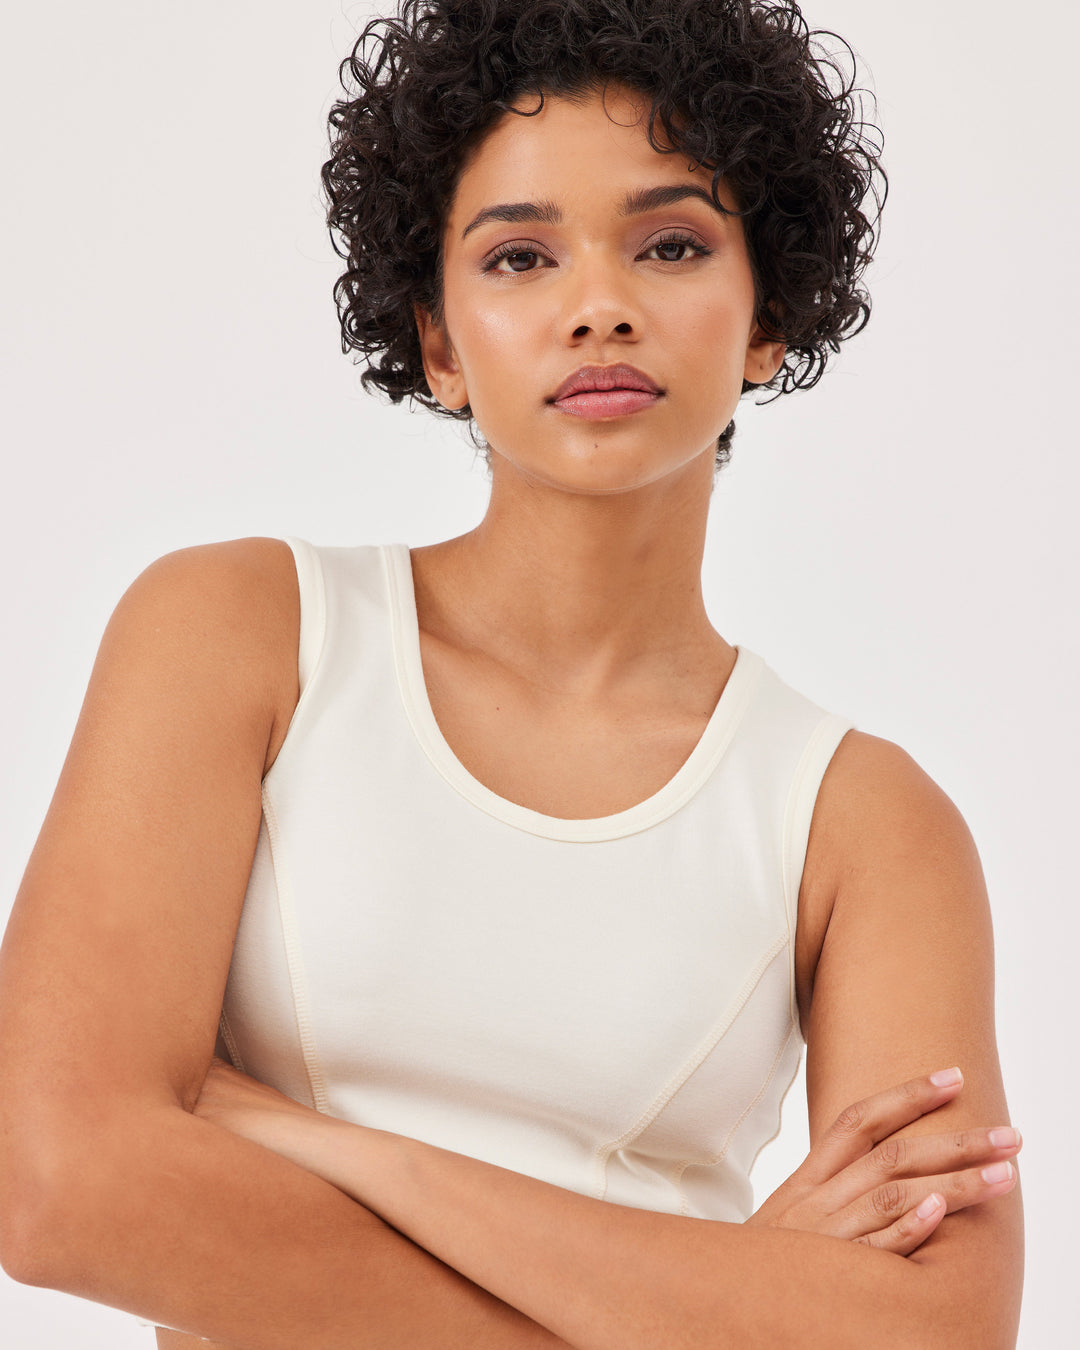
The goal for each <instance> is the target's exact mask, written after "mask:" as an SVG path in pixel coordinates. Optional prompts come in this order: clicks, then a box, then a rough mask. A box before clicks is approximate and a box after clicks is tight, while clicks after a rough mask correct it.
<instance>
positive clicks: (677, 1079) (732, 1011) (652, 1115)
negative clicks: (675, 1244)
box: [593, 933, 787, 1200]
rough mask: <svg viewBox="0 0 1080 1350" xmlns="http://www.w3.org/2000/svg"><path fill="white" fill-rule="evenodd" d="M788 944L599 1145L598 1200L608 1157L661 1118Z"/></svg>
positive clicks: (780, 943)
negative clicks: (642, 1105)
mask: <svg viewBox="0 0 1080 1350" xmlns="http://www.w3.org/2000/svg"><path fill="white" fill-rule="evenodd" d="M786 942H787V934H786V933H785V934H783V935H782V936H781V937H779V938H777V940H776V941H775V942H774V943H773V945H772V946H771V947H770V948H769V950H768V951H767V952H766V953H765V954H764V955H763V956H762V957H761V958H760V960H759V961H758V963H757V965H756V966H755V967H754V969H753V970H752V971H751V972H750V975H749V976H748V977H747V979H746V981H745V982H744V984H743V987H742V989H740V991H739V993H738V994H737V995H736V996H735V998H734V999H733V1000H732V1002H731V1003H730V1004H729V1005H728V1007H727V1008H726V1009H725V1010H724V1015H723V1017H722V1018H721V1019H720V1022H719V1023H718V1024H717V1025H716V1026H715V1027H714V1028H713V1029H712V1030H711V1031H710V1032H709V1034H708V1036H706V1038H705V1039H704V1040H703V1041H702V1042H701V1043H700V1044H699V1045H698V1046H697V1048H696V1049H695V1050H694V1051H693V1053H692V1054H691V1055H690V1057H689V1058H688V1059H687V1060H685V1061H684V1063H683V1065H682V1067H681V1068H680V1069H679V1070H678V1071H677V1072H676V1073H675V1074H674V1075H673V1076H672V1078H671V1079H669V1081H668V1083H667V1085H666V1086H665V1087H664V1088H663V1089H662V1090H661V1091H660V1093H659V1095H658V1096H657V1097H656V1098H655V1100H654V1101H653V1102H652V1103H651V1105H649V1106H648V1107H647V1108H646V1110H645V1112H644V1114H643V1115H641V1116H640V1117H639V1118H638V1120H637V1121H636V1122H635V1123H634V1124H633V1125H632V1126H631V1127H630V1128H629V1129H628V1130H626V1131H625V1132H624V1133H623V1134H621V1135H620V1136H619V1137H618V1139H614V1140H612V1141H611V1142H610V1143H608V1144H600V1145H599V1146H598V1147H597V1148H596V1150H595V1152H594V1153H593V1176H594V1182H593V1194H594V1196H595V1197H596V1199H598V1200H603V1198H604V1196H605V1195H606V1194H607V1167H608V1162H609V1161H610V1159H611V1155H612V1154H613V1153H615V1152H617V1151H618V1150H619V1149H621V1148H625V1147H626V1146H627V1144H629V1143H632V1142H633V1140H635V1139H636V1138H637V1137H638V1136H639V1135H641V1134H642V1133H643V1132H644V1131H645V1130H647V1129H648V1127H649V1126H650V1125H651V1124H652V1123H653V1121H654V1120H655V1119H656V1118H657V1116H659V1115H660V1113H661V1111H663V1110H664V1108H665V1107H666V1106H667V1105H668V1103H669V1102H670V1101H671V1100H672V1098H673V1097H674V1096H675V1095H676V1093H677V1092H678V1091H679V1089H680V1088H681V1087H683V1085H684V1084H685V1083H686V1081H687V1080H688V1079H689V1078H690V1076H691V1074H693V1073H694V1072H695V1071H696V1070H697V1069H699V1068H700V1067H701V1065H702V1064H704V1062H705V1061H706V1060H707V1059H708V1057H709V1056H710V1055H711V1054H712V1052H713V1051H714V1050H715V1049H716V1047H717V1045H719V1043H720V1042H721V1041H722V1040H723V1038H724V1036H725V1035H726V1034H727V1032H728V1030H729V1029H730V1027H731V1025H732V1023H733V1022H734V1021H735V1019H736V1017H738V1015H739V1013H740V1012H742V1010H743V1008H744V1007H745V1006H746V1004H747V1002H748V1001H749V1000H750V997H751V995H752V994H753V992H754V990H755V989H756V988H757V986H758V984H759V983H760V981H761V977H762V976H763V975H764V974H765V971H766V970H768V968H769V966H770V965H772V963H773V961H774V960H775V959H776V956H777V954H778V953H779V952H780V951H782V950H783V948H784V945H785V943H786Z"/></svg>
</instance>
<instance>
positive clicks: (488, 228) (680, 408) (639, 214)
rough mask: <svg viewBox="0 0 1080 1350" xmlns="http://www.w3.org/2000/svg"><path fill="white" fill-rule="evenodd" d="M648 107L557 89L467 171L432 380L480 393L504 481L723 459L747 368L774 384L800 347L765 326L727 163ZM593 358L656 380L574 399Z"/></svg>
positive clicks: (501, 133)
mask: <svg viewBox="0 0 1080 1350" xmlns="http://www.w3.org/2000/svg"><path fill="white" fill-rule="evenodd" d="M518 106H521V107H526V108H532V107H535V100H532V101H525V102H523V103H522V104H520V105H518ZM644 109H645V104H644V102H643V100H642V99H641V98H640V97H639V96H637V95H635V94H634V93H632V92H631V91H628V90H625V89H623V88H621V87H618V86H609V87H608V89H607V92H606V96H604V97H602V95H601V94H600V93H599V92H597V93H595V94H594V95H592V96H591V97H590V98H589V99H588V101H587V102H586V103H585V104H584V105H577V104H573V103H570V102H567V101H566V100H563V99H558V98H551V97H546V98H545V102H544V107H543V110H542V111H541V112H540V113H539V114H537V115H536V116H534V117H520V116H515V115H514V114H507V115H506V116H504V117H503V118H502V120H501V121H500V122H499V123H498V124H497V125H496V127H495V128H494V129H493V130H492V131H491V132H490V133H489V134H488V136H487V137H486V138H485V139H484V140H483V142H482V143H481V144H480V146H479V147H478V149H477V150H476V151H475V152H474V154H473V155H472V157H471V158H470V159H469V160H468V161H467V164H466V167H465V169H464V171H463V173H462V174H461V177H460V181H459V185H458V188H457V192H456V195H455V197H454V200H453V203H452V206H451V209H450V212H449V216H448V219H447V222H446V227H445V234H444V241H443V248H444V326H443V328H442V329H440V328H437V327H435V326H433V325H432V324H431V323H430V322H429V321H428V319H427V316H426V315H425V314H424V313H423V311H418V313H417V321H418V324H419V328H420V335H421V344H422V347H423V350H424V365H425V371H426V372H427V376H428V382H429V384H430V385H431V388H432V391H433V393H434V394H435V396H436V397H437V398H438V399H439V401H440V402H441V403H443V405H444V406H446V407H451V408H459V407H462V406H463V405H464V404H465V403H466V402H467V403H469V404H470V406H471V409H472V413H473V416H474V417H475V419H476V422H477V424H478V426H479V427H480V430H481V431H482V432H483V434H484V436H485V437H486V439H487V441H488V443H489V444H490V446H491V449H492V452H493V455H492V473H493V476H495V475H498V474H500V473H505V472H508V471H509V468H510V466H514V468H516V470H517V471H519V472H520V473H522V474H525V475H527V476H529V477H532V478H535V479H539V480H542V481H543V482H545V483H548V484H550V485H551V486H557V487H561V488H563V489H565V490H567V491H575V492H584V493H612V492H620V491H626V490H629V489H633V488H636V487H641V486H644V485H645V484H648V483H652V482H656V481H657V480H658V479H661V478H664V477H665V476H667V475H671V474H677V473H679V472H680V471H681V470H685V469H686V468H687V466H688V465H690V464H691V462H696V461H697V460H698V458H699V457H700V456H703V455H704V456H708V460H709V463H710V464H711V463H712V459H713V455H714V451H715V444H716V438H717V437H718V436H719V435H720V434H721V432H722V431H723V430H724V428H725V427H726V426H727V424H728V422H729V421H730V420H731V417H732V414H733V412H734V410H735V406H736V403H737V402H738V398H739V394H740V392H741V390H742V382H743V378H744V376H745V377H746V378H747V379H749V380H751V381H753V382H755V383H761V382H763V381H765V380H767V379H770V378H771V377H772V375H773V374H775V372H776V370H777V369H778V368H779V365H780V361H781V360H782V359H783V347H782V345H780V344H779V343H775V342H769V341H767V340H765V338H764V337H763V335H762V334H761V333H760V332H759V331H758V329H757V328H756V326H755V323H754V309H755V305H754V285H753V277H752V274H751V270H750V261H749V257H748V255H747V249H746V243H745V239H744V235H743V229H742V222H741V221H740V220H739V219H738V218H736V217H732V216H724V215H723V214H722V213H721V212H719V211H717V210H716V208H715V207H714V206H713V205H712V203H711V201H710V200H709V189H710V184H711V180H712V175H711V171H710V170H708V169H703V168H700V167H697V166H693V165H691V164H690V163H689V161H688V160H687V157H686V156H685V155H684V154H683V153H681V152H677V153H674V154H661V153H660V152H658V151H656V150H654V149H653V148H652V147H651V146H650V145H649V142H648V138H647V135H646V131H645V126H644V124H643V122H642V121H641V115H642V113H643V111H644ZM721 199H722V200H723V201H724V204H725V205H726V206H730V207H734V206H735V205H736V203H735V200H734V198H733V197H731V195H730V194H729V193H727V192H726V191H724V190H722V191H721ZM624 365H625V366H631V367H633V368H634V370H636V371H637V372H638V373H639V376H638V377H635V376H633V375H630V374H628V373H627V372H620V371H618V370H614V369H613V368H614V367H617V366H624ZM582 367H594V368H595V367H600V368H605V367H606V368H607V375H608V377H609V378H608V379H607V381H606V382H607V383H609V384H610V383H614V384H615V386H616V387H618V386H625V385H626V383H627V382H628V381H629V382H634V380H635V378H637V380H638V382H639V383H645V384H647V385H651V386H652V387H653V390H654V391H655V392H650V391H648V390H646V391H645V392H641V391H637V392H636V393H626V392H624V393H622V394H619V393H617V392H616V391H615V390H611V391H610V392H608V393H606V394H604V393H592V394H589V393H578V394H572V395H570V396H568V397H564V398H561V399H557V398H556V395H557V393H558V392H559V390H560V386H562V385H563V384H564V382H565V381H566V380H567V379H568V377H570V376H573V375H574V374H575V372H578V371H580V370H581V368H582ZM592 375H593V376H596V375H597V372H596V371H595V370H594V371H593V372H592ZM642 377H643V378H642ZM585 382H586V383H589V382H590V373H589V372H586V376H585ZM591 382H592V383H598V382H599V383H604V382H605V379H604V371H603V369H601V371H600V373H599V376H598V378H594V379H592V380H591ZM698 467H700V465H699V466H698ZM710 478H711V475H710Z"/></svg>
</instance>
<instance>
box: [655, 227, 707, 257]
mask: <svg viewBox="0 0 1080 1350" xmlns="http://www.w3.org/2000/svg"><path fill="white" fill-rule="evenodd" d="M654 249H656V250H657V251H658V252H659V253H660V255H661V256H660V257H659V258H658V259H657V261H658V262H667V263H681V262H690V261H691V259H690V258H689V257H687V256H686V250H687V249H693V250H694V252H695V253H697V254H698V255H699V256H700V257H703V258H704V257H707V256H708V254H710V253H711V252H712V249H711V248H706V247H705V245H704V244H702V243H700V242H699V241H698V240H697V239H694V238H693V237H692V236H691V235H689V234H679V233H678V232H675V233H673V234H665V235H664V237H663V239H657V240H656V241H655V242H654V243H652V244H650V245H649V247H648V248H647V249H646V250H645V252H646V253H651V252H652V251H653V250H654ZM680 252H681V254H682V256H681V257H671V256H670V255H671V254H672V253H680Z"/></svg>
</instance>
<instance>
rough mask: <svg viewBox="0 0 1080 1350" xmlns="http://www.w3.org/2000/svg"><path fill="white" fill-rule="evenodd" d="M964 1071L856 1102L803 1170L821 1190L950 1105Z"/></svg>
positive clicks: (820, 1142) (914, 1080)
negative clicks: (879, 1147) (901, 1132)
mask: <svg viewBox="0 0 1080 1350" xmlns="http://www.w3.org/2000/svg"><path fill="white" fill-rule="evenodd" d="M963 1082H964V1079H963V1075H962V1074H961V1072H960V1070H959V1069H955V1068H954V1069H941V1070H938V1072H936V1073H932V1074H926V1075H924V1076H923V1077H921V1078H912V1079H910V1080H909V1081H908V1082H906V1083H899V1084H897V1086H896V1087H891V1088H886V1089H885V1090H884V1091H883V1092H876V1093H874V1095H873V1096H871V1097H864V1098H863V1099H862V1100H861V1101H858V1102H853V1103H852V1105H851V1106H849V1107H847V1108H846V1109H845V1110H843V1111H841V1112H840V1114H839V1115H838V1116H837V1118H836V1120H835V1121H833V1123H832V1125H830V1126H829V1128H828V1130H826V1132H825V1133H824V1134H823V1135H822V1137H821V1138H820V1139H819V1140H818V1141H817V1143H815V1144H814V1146H813V1147H812V1148H811V1150H810V1152H809V1153H808V1154H807V1157H806V1161H805V1162H804V1163H803V1164H802V1167H801V1168H800V1169H799V1170H800V1172H802V1173H803V1174H804V1176H805V1178H806V1180H807V1181H809V1182H811V1183H812V1184H814V1185H820V1184H822V1183H823V1182H825V1181H828V1180H829V1178H830V1177H834V1176H835V1175H836V1174H837V1172H840V1171H842V1170H843V1168H845V1167H848V1166H849V1165H850V1164H851V1163H853V1162H855V1161H856V1159H858V1158H861V1157H863V1156H864V1155H865V1154H867V1153H869V1152H870V1150H871V1149H872V1148H874V1147H875V1145H877V1144H879V1143H880V1142H881V1141H882V1140H883V1139H887V1138H888V1137H889V1135H891V1134H894V1133H895V1132H896V1131H897V1130H901V1129H903V1127H904V1126H905V1125H910V1124H911V1122H912V1121H913V1120H918V1119H919V1117H920V1116H925V1115H927V1114H928V1113H929V1112H930V1111H936V1110H937V1108H938V1107H939V1106H944V1105H945V1103H946V1102H951V1101H952V1099H953V1098H954V1097H955V1096H956V1095H957V1093H958V1092H959V1091H960V1089H961V1087H962V1086H963Z"/></svg>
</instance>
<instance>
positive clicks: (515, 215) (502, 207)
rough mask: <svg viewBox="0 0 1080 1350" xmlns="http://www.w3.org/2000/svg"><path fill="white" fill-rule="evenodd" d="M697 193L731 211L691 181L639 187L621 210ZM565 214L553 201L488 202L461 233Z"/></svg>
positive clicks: (555, 219)
mask: <svg viewBox="0 0 1080 1350" xmlns="http://www.w3.org/2000/svg"><path fill="white" fill-rule="evenodd" d="M694 197H696V198H698V199H699V200H700V201H703V202H705V203H706V204H707V205H708V206H711V207H712V209H713V210H714V211H715V212H716V213H717V215H729V214H730V212H728V211H724V210H722V209H721V208H720V207H718V206H717V205H716V203H715V202H714V201H713V199H712V197H711V196H710V195H709V193H707V192H706V191H705V189H704V188H700V187H692V186H691V185H690V184H689V183H685V184H681V185H680V184H677V183H670V184H667V185H665V186H663V187H651V188H636V189H635V190H634V191H632V192H628V193H627V194H626V196H625V197H624V198H623V200H622V203H621V205H620V206H619V208H618V214H619V215H620V216H640V215H642V214H644V212H646V211H657V210H659V209H660V208H661V207H664V206H673V205H674V204H675V203H676V202H682V201H686V200H687V199H689V198H694ZM562 218H563V217H562V211H560V210H559V207H558V206H557V205H556V203H555V202H552V201H541V202H500V203H499V204H498V205H497V206H485V207H484V209H483V210H482V211H478V212H477V213H476V215H475V216H473V218H472V220H470V221H469V223H468V225H466V226H465V228H464V229H463V230H462V231H461V237H462V239H464V238H465V236H466V235H467V234H469V233H471V231H473V230H475V229H477V228H478V227H479V226H481V225H486V224H487V223H488V221H491V220H502V221H506V222H508V223H509V224H511V225H561V224H562Z"/></svg>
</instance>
